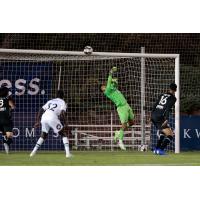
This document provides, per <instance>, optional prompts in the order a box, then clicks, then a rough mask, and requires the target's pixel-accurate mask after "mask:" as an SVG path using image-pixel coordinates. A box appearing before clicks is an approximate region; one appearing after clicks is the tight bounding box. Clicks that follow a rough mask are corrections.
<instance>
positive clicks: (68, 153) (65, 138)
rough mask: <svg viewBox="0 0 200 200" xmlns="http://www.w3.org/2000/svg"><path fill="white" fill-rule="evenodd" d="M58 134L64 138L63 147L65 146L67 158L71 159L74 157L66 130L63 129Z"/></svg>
mask: <svg viewBox="0 0 200 200" xmlns="http://www.w3.org/2000/svg"><path fill="white" fill-rule="evenodd" d="M58 133H59V135H61V137H62V141H63V145H64V148H65V154H66V157H67V158H69V157H71V156H72V155H71V153H70V150H69V140H68V138H67V134H66V132H65V131H64V128H62V130H60V131H59V132H58Z"/></svg>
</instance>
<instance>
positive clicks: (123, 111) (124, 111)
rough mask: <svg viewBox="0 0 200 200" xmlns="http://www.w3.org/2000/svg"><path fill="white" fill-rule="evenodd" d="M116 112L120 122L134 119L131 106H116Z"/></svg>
mask: <svg viewBox="0 0 200 200" xmlns="http://www.w3.org/2000/svg"><path fill="white" fill-rule="evenodd" d="M117 112H118V115H119V118H120V121H121V123H122V124H124V123H128V121H130V120H133V119H134V113H133V110H132V109H131V107H130V106H129V105H128V103H127V104H125V105H124V106H119V107H117Z"/></svg>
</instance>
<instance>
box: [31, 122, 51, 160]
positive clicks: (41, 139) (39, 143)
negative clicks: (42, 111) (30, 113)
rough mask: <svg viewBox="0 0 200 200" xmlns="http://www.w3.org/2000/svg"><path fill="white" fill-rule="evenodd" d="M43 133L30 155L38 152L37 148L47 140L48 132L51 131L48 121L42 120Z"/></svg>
mask: <svg viewBox="0 0 200 200" xmlns="http://www.w3.org/2000/svg"><path fill="white" fill-rule="evenodd" d="M41 124H42V133H41V136H40V138H39V139H38V141H37V143H36V145H35V147H34V148H33V151H32V152H31V154H30V157H32V156H34V155H35V154H36V152H37V150H38V149H39V148H40V147H41V145H42V144H43V142H44V141H45V140H46V138H47V136H48V132H49V129H50V127H49V125H48V123H47V122H42V123H41Z"/></svg>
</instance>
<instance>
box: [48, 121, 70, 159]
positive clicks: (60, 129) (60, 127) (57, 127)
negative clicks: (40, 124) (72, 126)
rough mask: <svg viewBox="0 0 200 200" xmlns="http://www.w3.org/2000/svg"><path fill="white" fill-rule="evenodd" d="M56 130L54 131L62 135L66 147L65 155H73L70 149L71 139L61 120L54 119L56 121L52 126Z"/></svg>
mask: <svg viewBox="0 0 200 200" xmlns="http://www.w3.org/2000/svg"><path fill="white" fill-rule="evenodd" d="M51 128H52V129H53V130H54V133H59V135H61V137H62V141H63V145H64V148H65V155H66V157H67V158H69V157H71V154H70V151H69V140H68V138H67V134H66V132H65V131H64V127H63V125H62V124H61V122H60V120H54V123H53V124H52V127H51Z"/></svg>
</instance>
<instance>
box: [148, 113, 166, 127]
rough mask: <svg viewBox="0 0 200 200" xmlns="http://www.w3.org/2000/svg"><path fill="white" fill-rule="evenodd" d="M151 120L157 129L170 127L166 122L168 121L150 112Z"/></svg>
mask: <svg viewBox="0 0 200 200" xmlns="http://www.w3.org/2000/svg"><path fill="white" fill-rule="evenodd" d="M151 121H152V122H153V124H154V125H155V127H156V128H157V129H158V130H163V129H166V128H170V125H169V124H168V122H167V121H166V119H165V118H164V117H163V116H157V115H154V114H152V117H151Z"/></svg>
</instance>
